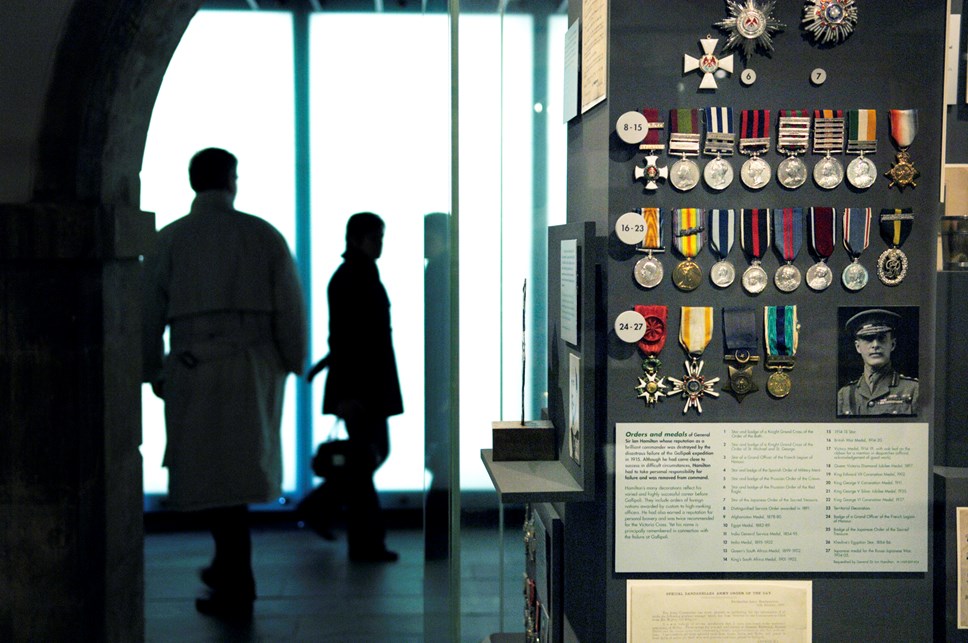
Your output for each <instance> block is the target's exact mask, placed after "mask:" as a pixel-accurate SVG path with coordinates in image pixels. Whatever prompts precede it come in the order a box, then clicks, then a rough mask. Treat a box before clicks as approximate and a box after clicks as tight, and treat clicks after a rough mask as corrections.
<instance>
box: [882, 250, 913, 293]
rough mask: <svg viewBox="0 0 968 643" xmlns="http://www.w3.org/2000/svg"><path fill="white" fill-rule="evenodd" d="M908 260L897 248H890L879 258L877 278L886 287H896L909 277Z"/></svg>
mask: <svg viewBox="0 0 968 643" xmlns="http://www.w3.org/2000/svg"><path fill="white" fill-rule="evenodd" d="M907 269H908V258H907V255H905V254H904V253H903V252H901V251H900V250H899V249H897V248H888V249H887V250H885V251H884V252H882V253H881V256H880V257H878V258H877V277H878V278H879V279H880V280H881V282H882V283H883V284H884V285H886V286H896V285H898V284H899V283H901V282H902V281H904V277H905V276H906V275H907Z"/></svg>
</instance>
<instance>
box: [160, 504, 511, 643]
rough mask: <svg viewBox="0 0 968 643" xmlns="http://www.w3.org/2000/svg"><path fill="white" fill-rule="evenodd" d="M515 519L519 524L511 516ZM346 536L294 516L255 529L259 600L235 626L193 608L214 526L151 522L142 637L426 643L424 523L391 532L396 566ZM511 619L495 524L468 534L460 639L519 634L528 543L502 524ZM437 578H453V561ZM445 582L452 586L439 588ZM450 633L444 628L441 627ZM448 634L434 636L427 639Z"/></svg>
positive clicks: (436, 571) (191, 641)
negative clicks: (357, 558)
mask: <svg viewBox="0 0 968 643" xmlns="http://www.w3.org/2000/svg"><path fill="white" fill-rule="evenodd" d="M510 524H512V525H513V524H514V523H510ZM339 535H340V536H341V538H340V539H339V540H337V541H336V542H328V541H325V540H323V539H321V538H319V537H318V536H317V535H315V533H313V532H312V531H310V530H308V529H300V528H299V527H298V526H296V525H295V524H294V523H292V522H285V521H283V522H278V523H275V524H268V525H261V526H256V527H254V528H253V532H252V541H253V567H254V569H255V575H256V581H257V583H258V593H259V600H257V601H256V603H255V615H254V616H253V619H252V621H251V623H250V624H247V625H246V626H238V625H236V626H228V625H225V624H222V623H220V622H219V621H217V620H213V619H211V618H208V617H205V616H202V615H200V614H198V613H196V611H195V607H194V599H195V597H196V596H199V595H201V594H202V591H203V586H202V584H201V582H200V581H199V579H198V569H199V568H201V567H203V566H205V565H206V564H207V563H208V562H209V559H210V557H211V554H212V541H211V536H210V535H209V534H208V532H204V531H198V530H168V529H165V530H159V529H148V530H147V531H146V534H145V635H146V639H147V641H149V642H152V643H162V642H168V641H177V642H178V643H195V642H201V641H206V642H207V641H212V642H215V641H219V642H221V641H260V642H261V641H287V642H288V641H307V642H312V641H340V642H351V641H361V642H362V641H366V642H368V643H369V642H374V641H423V640H424V596H423V583H424V561H423V535H422V532H421V531H420V530H419V529H394V530H391V531H390V533H389V535H388V537H387V546H388V547H389V548H390V549H393V550H395V551H397V552H399V553H400V560H399V562H397V563H394V564H373V563H369V564H361V563H350V562H349V561H348V560H347V558H346V543H345V539H343V538H342V536H343V534H339ZM504 549H505V561H504V563H505V564H504V567H505V575H504V591H503V594H504V596H505V599H504V600H505V603H504V623H503V627H502V622H501V614H500V609H501V606H500V601H499V596H500V594H501V590H500V582H501V581H500V574H499V562H498V561H499V553H500V538H499V534H498V529H497V527H496V526H494V527H479V526H475V527H469V528H466V527H465V528H463V529H462V532H461V560H462V563H461V641H467V642H475V643H476V642H479V641H482V640H483V639H485V638H487V637H488V636H489V635H491V634H492V633H496V632H500V631H502V630H509V631H520V630H523V626H522V625H521V619H522V616H521V614H522V611H523V602H522V601H523V599H522V596H521V574H522V572H523V569H524V550H523V544H522V542H521V538H520V536H519V532H518V530H516V529H514V527H509V528H508V529H507V530H506V531H505V537H504ZM431 565H434V566H436V568H431V569H430V570H429V571H428V578H429V577H430V576H434V577H436V576H437V575H443V578H446V574H447V561H442V562H440V563H436V562H435V563H431ZM442 586H445V585H442ZM444 631H445V632H446V630H444ZM435 639H436V640H441V639H440V638H439V637H437V636H434V637H428V640H435Z"/></svg>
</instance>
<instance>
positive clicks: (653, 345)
mask: <svg viewBox="0 0 968 643" xmlns="http://www.w3.org/2000/svg"><path fill="white" fill-rule="evenodd" d="M634 310H635V312H637V313H639V314H640V315H642V318H643V319H644V320H645V334H644V335H643V336H642V339H640V340H639V350H641V351H642V353H643V354H644V355H645V360H643V362H642V376H641V377H640V378H639V384H638V386H636V387H635V390H637V391H638V392H639V397H640V398H642V399H644V400H645V403H646V404H648V405H649V406H654V405H655V403H656V402H657V401H659V399H660V398H662V397H665V395H666V393H665V391H664V389H665V388H666V384H665V381H664V380H665V378H664V377H662V376H661V375H659V369H660V368H662V362H661V361H659V353H661V352H662V348H663V347H664V346H665V341H666V320H667V318H668V315H669V311H668V308H666V307H665V306H635V307H634Z"/></svg>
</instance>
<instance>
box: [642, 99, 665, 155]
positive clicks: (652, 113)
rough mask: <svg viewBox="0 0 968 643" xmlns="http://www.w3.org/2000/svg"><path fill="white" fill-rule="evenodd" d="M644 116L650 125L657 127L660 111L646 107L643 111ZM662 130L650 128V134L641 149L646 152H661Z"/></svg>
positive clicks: (646, 136)
mask: <svg viewBox="0 0 968 643" xmlns="http://www.w3.org/2000/svg"><path fill="white" fill-rule="evenodd" d="M642 115H643V116H645V120H646V121H648V122H649V124H650V125H655V124H657V123H659V122H660V121H659V110H657V109H652V108H651V107H646V108H644V109H643V110H642ZM661 133H662V128H660V127H649V132H648V134H646V135H645V140H644V141H642V143H641V145H640V146H639V147H640V149H646V150H661V149H662V140H661Z"/></svg>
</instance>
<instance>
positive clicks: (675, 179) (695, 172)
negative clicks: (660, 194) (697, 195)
mask: <svg viewBox="0 0 968 643" xmlns="http://www.w3.org/2000/svg"><path fill="white" fill-rule="evenodd" d="M669 183H671V184H672V187H674V188H676V189H677V190H681V191H683V192H686V191H688V190H691V189H693V188H694V187H696V185H698V184H699V166H698V165H696V162H695V161H693V160H692V159H687V158H681V159H679V160H678V161H676V162H675V163H673V164H672V167H671V168H669Z"/></svg>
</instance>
